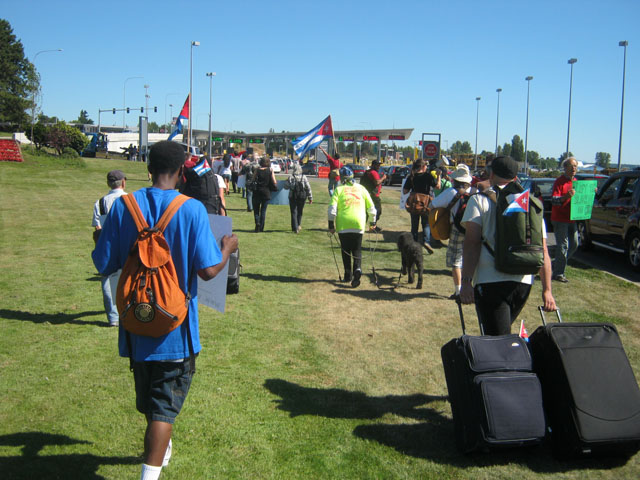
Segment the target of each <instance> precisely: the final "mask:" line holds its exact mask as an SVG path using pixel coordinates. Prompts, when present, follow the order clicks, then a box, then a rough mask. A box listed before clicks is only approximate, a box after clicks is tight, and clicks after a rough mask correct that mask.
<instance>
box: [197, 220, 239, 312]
mask: <svg viewBox="0 0 640 480" xmlns="http://www.w3.org/2000/svg"><path fill="white" fill-rule="evenodd" d="M209 225H210V226H211V231H212V232H213V236H214V237H215V239H216V243H217V244H218V248H220V242H221V240H222V237H224V236H225V235H231V232H232V230H231V227H232V222H231V218H230V217H223V216H222V215H213V214H212V213H210V214H209ZM228 274H229V262H227V264H226V265H225V266H224V268H223V269H222V270H221V271H220V272H219V273H218V274H217V275H216V276H215V277H214V278H212V279H211V280H209V281H206V282H205V281H204V280H202V279H201V278H200V277H198V303H199V304H200V305H206V306H207V307H211V308H213V309H215V310H218V311H219V312H222V313H224V307H225V304H226V299H227V276H228Z"/></svg>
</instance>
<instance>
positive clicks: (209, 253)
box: [91, 187, 222, 362]
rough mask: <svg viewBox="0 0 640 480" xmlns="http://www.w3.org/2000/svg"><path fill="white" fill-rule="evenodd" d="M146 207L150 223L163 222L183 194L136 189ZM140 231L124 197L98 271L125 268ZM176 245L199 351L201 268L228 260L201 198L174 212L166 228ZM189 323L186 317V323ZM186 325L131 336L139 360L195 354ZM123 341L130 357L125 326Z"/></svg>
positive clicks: (99, 252) (111, 219) (103, 238)
mask: <svg viewBox="0 0 640 480" xmlns="http://www.w3.org/2000/svg"><path fill="white" fill-rule="evenodd" d="M133 195H134V196H135V199H136V201H137V202H138V205H139V206H140V211H141V212H142V215H143V216H144V218H145V220H146V221H147V223H148V224H149V225H150V226H153V225H155V224H156V223H158V221H159V220H160V217H161V216H162V214H163V213H164V211H165V209H166V208H167V207H168V206H169V204H170V203H171V201H172V200H173V199H174V198H175V197H176V196H178V195H179V193H178V192H177V191H175V190H161V189H159V188H154V187H149V188H143V189H141V190H138V191H136V192H134V193H133ZM137 235H138V231H137V229H136V225H135V223H134V221H133V218H132V217H131V215H130V214H129V211H128V209H127V207H126V205H125V204H124V201H123V200H122V199H121V198H118V199H117V200H116V201H115V202H114V204H113V206H112V207H111V210H110V211H109V214H108V215H107V219H106V221H105V223H104V225H103V227H102V233H101V235H100V238H99V240H98V243H97V245H96V248H95V250H94V251H93V252H92V254H91V257H92V258H93V263H94V265H95V266H96V268H97V269H98V271H99V272H100V273H101V274H103V275H109V274H111V273H113V272H115V271H117V270H118V269H120V268H122V267H123V266H124V263H125V261H126V260H127V256H128V255H129V252H130V250H131V247H132V246H133V244H134V242H135V240H136V238H137ZM164 237H165V239H166V240H167V244H168V245H169V248H170V249H171V257H172V258H173V263H174V264H175V267H176V273H177V274H178V280H179V282H180V288H181V289H182V290H183V291H184V292H186V291H187V288H189V291H190V293H191V301H190V302H189V314H188V315H189V317H188V319H189V327H190V330H191V338H192V340H193V349H194V352H195V353H198V352H199V351H200V350H201V346H200V335H199V328H198V282H197V272H198V270H201V269H203V268H207V267H212V266H214V265H217V264H218V263H220V262H221V261H222V253H221V252H220V249H219V248H218V245H217V244H216V240H215V238H214V236H213V233H212V232H211V227H210V226H209V218H208V216H207V211H206V210H205V208H204V205H203V204H202V203H201V202H199V201H197V200H193V199H190V200H187V201H186V202H185V203H184V204H183V205H182V206H181V207H180V209H179V210H178V211H177V212H176V214H175V215H174V216H173V218H172V219H171V221H170V222H169V224H168V225H167V228H166V229H165V231H164ZM185 323H186V321H185ZM185 323H183V324H182V325H181V326H180V327H179V328H176V329H175V330H174V331H172V332H170V333H168V334H167V335H164V336H162V337H158V338H154V337H146V336H141V335H134V334H131V348H132V350H133V359H134V360H135V361H137V362H141V361H166V360H177V359H181V358H186V357H188V356H189V344H188V339H187V330H186V326H185ZM118 345H119V350H120V356H122V357H128V356H129V350H128V348H127V342H126V335H125V331H124V329H123V327H122V325H120V331H119V339H118Z"/></svg>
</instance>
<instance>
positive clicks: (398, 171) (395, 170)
mask: <svg viewBox="0 0 640 480" xmlns="http://www.w3.org/2000/svg"><path fill="white" fill-rule="evenodd" d="M410 171H411V169H410V168H409V167H405V166H402V165H393V166H391V167H389V171H388V172H387V179H386V180H385V184H386V185H402V181H403V180H404V178H405V177H406V176H407V175H409V172H410Z"/></svg>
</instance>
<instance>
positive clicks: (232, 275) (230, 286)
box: [227, 248, 241, 293]
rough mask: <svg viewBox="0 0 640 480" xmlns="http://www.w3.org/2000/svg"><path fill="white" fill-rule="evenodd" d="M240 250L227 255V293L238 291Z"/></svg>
mask: <svg viewBox="0 0 640 480" xmlns="http://www.w3.org/2000/svg"><path fill="white" fill-rule="evenodd" d="M240 267H241V265H240V249H239V248H238V249H237V250H236V251H235V252H233V253H231V255H229V273H228V274H227V293H238V292H239V291H240Z"/></svg>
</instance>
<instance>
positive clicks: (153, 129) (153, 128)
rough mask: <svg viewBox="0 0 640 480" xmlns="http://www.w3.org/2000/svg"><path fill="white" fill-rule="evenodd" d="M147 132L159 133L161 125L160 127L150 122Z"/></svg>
mask: <svg viewBox="0 0 640 480" xmlns="http://www.w3.org/2000/svg"><path fill="white" fill-rule="evenodd" d="M147 130H148V132H149V133H159V132H160V125H158V124H157V123H156V122H149V124H148V125H147Z"/></svg>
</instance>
